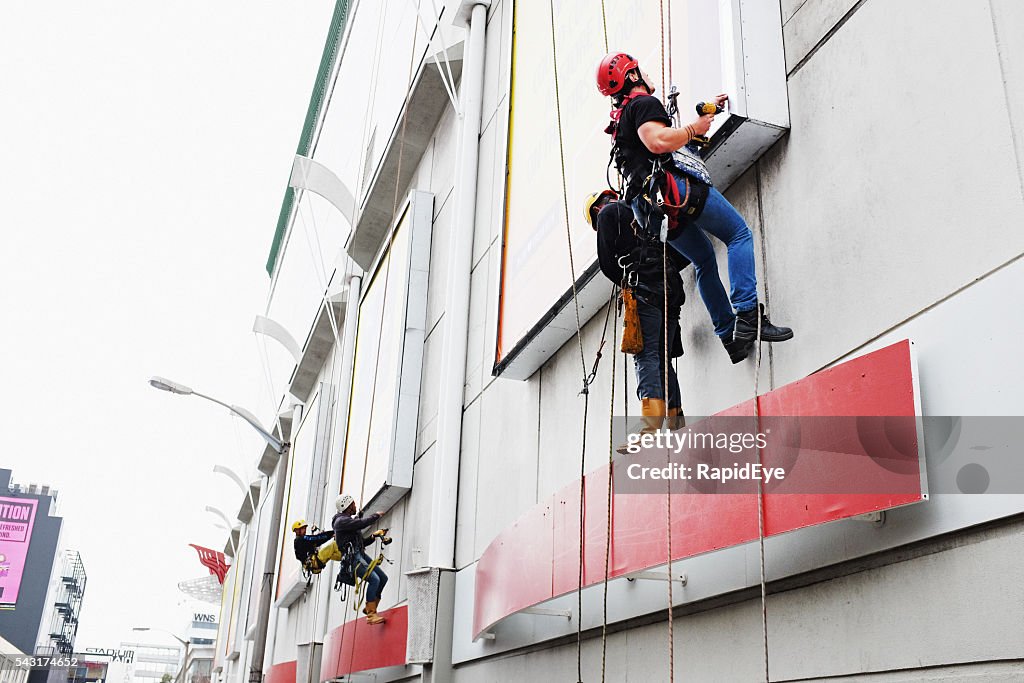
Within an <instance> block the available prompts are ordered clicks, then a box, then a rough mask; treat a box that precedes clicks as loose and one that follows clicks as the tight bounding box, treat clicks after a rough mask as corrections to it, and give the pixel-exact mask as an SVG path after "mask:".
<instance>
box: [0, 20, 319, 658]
mask: <svg viewBox="0 0 1024 683" xmlns="http://www.w3.org/2000/svg"><path fill="white" fill-rule="evenodd" d="M333 7H334V3H333V2H332V1H329V0H303V1H302V2H270V1H269V0H264V1H261V2H252V1H249V2H241V1H238V0H236V1H232V2H227V1H225V0H220V1H218V2H209V1H208V0H207V1H199V0H177V1H176V2H173V3H168V2H150V1H146V2H143V1H137V0H132V1H130V2H129V1H128V0H122V1H120V2H111V1H103V0H89V1H88V2H72V1H70V0H65V1H61V2H41V1H40V0H32V1H14V0H4V2H3V3H2V4H0V102H2V106H0V206H2V218H0V226H2V230H3V251H2V254H3V267H2V269H0V296H2V300H0V301H2V310H3V315H4V322H3V326H2V335H0V367H2V368H3V371H2V377H0V381H2V387H3V392H2V396H3V398H2V405H0V426H2V434H3V446H2V448H3V452H2V455H0V466H2V467H8V468H10V469H12V470H13V471H14V475H13V476H14V480H15V481H16V482H18V483H30V482H38V483H46V484H50V485H52V486H54V487H56V488H58V489H59V491H60V502H59V506H60V507H59V511H60V514H61V515H62V516H63V517H64V520H65V521H64V531H63V538H62V541H63V544H64V546H65V547H68V548H73V549H76V550H79V551H80V552H81V553H82V557H83V559H84V562H85V568H86V572H87V573H88V587H87V590H86V595H85V608H84V612H83V615H82V619H81V626H80V629H79V637H78V642H77V645H78V647H79V648H83V647H90V646H96V647H115V646H116V645H117V644H118V643H119V642H120V641H121V640H124V639H131V638H137V637H138V636H140V635H143V634H132V633H131V628H132V627H133V626H153V627H160V628H166V629H170V630H172V631H176V632H178V633H181V632H182V630H183V628H184V615H185V611H186V608H185V607H184V606H183V605H182V604H181V603H182V600H183V597H184V596H182V595H181V594H180V593H179V591H178V589H177V583H178V581H181V580H183V579H189V578H195V577H198V576H201V575H203V574H204V573H206V570H205V569H204V568H203V567H201V566H200V565H199V563H198V561H197V559H196V554H195V552H194V551H193V550H192V549H191V548H189V547H188V545H187V544H188V543H198V544H200V545H208V546H210V547H215V548H222V547H223V545H224V542H225V539H226V533H225V532H224V531H222V530H219V529H217V528H215V527H214V519H213V517H212V516H211V515H209V514H207V513H205V512H204V511H203V507H204V506H205V505H208V504H209V505H215V506H218V507H221V508H223V509H224V510H225V511H226V512H227V513H228V514H229V516H231V517H233V516H234V513H235V512H237V506H238V502H239V500H240V494H239V492H238V490H237V488H235V486H234V484H232V483H231V482H230V481H229V480H227V479H226V478H224V477H222V476H220V475H215V474H213V473H212V467H213V465H214V464H215V463H224V464H227V465H229V466H232V467H234V468H235V469H237V470H239V471H241V472H244V471H245V470H246V469H248V471H249V472H250V473H252V471H253V467H254V463H255V459H256V455H257V453H258V452H259V451H260V450H261V449H262V447H261V442H260V441H259V437H254V436H253V434H252V433H250V430H249V428H248V427H247V426H246V425H245V424H243V423H240V422H239V421H238V420H235V419H233V418H231V417H230V416H229V414H228V413H227V411H225V410H222V409H220V408H218V407H217V406H214V405H212V404H209V403H206V402H204V401H201V400H199V399H195V398H187V397H178V396H172V395H170V394H166V393H162V392H157V391H155V390H153V389H151V388H149V386H148V385H147V384H146V380H147V379H148V378H149V377H150V376H151V375H154V374H159V375H164V376H167V377H170V378H173V379H175V380H177V381H180V382H183V383H185V384H189V385H191V386H193V387H194V388H196V389H197V390H200V391H203V392H204V393H208V394H211V395H213V396H217V397H218V398H222V399H224V400H226V401H228V402H232V403H238V404H239V405H243V406H246V407H248V408H250V409H252V410H254V411H257V413H258V414H260V415H266V414H267V413H268V412H269V408H270V406H268V405H267V402H268V401H269V398H268V397H269V394H268V393H267V392H266V390H265V380H264V375H263V372H262V370H261V366H260V358H259V354H258V351H257V345H256V341H255V339H254V337H253V334H252V332H251V331H250V330H251V326H252V320H253V316H254V315H256V314H257V313H262V312H263V310H264V306H265V302H266V295H267V288H268V284H269V280H268V277H267V274H266V272H265V271H264V264H265V262H266V258H267V254H268V251H269V247H270V242H271V238H272V235H273V231H274V227H275V224H276V220H277V215H278V211H279V209H280V206H281V199H282V196H283V193H284V190H285V185H286V183H287V178H288V174H289V169H290V166H291V159H292V156H293V155H294V152H295V148H296V145H297V142H298V138H299V133H300V131H301V127H302V121H303V117H304V115H305V110H306V107H307V105H308V102H309V95H310V92H311V89H312V85H313V81H314V78H315V74H316V69H317V65H318V62H319V58H320V54H321V51H322V49H323V43H324V38H325V36H326V33H327V28H328V25H329V23H330V16H331V12H332V10H333ZM212 611H216V610H212ZM150 639H151V640H154V641H160V640H163V641H166V637H162V636H159V635H154V636H152V637H151V638H150Z"/></svg>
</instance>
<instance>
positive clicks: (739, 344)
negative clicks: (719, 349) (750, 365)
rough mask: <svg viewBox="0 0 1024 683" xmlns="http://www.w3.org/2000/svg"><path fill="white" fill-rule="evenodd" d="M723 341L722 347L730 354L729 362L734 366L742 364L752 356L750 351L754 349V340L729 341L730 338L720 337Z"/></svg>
mask: <svg viewBox="0 0 1024 683" xmlns="http://www.w3.org/2000/svg"><path fill="white" fill-rule="evenodd" d="M719 339H721V340H722V345H723V346H725V350H726V351H728V352H729V360H731V361H732V364H733V365H736V363H742V362H743V361H745V360H746V359H747V356H749V355H750V349H752V348H754V340H752V339H751V340H736V339H729V338H728V337H719Z"/></svg>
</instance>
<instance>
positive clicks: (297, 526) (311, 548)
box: [292, 519, 341, 574]
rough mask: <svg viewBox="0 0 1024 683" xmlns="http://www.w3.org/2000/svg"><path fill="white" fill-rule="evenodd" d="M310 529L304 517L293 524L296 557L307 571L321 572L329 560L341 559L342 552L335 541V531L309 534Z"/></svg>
mask: <svg viewBox="0 0 1024 683" xmlns="http://www.w3.org/2000/svg"><path fill="white" fill-rule="evenodd" d="M308 529H309V525H307V524H306V520H304V519H300V520H298V521H296V522H295V523H294V524H292V531H294V532H295V541H294V547H295V559H297V560H298V561H299V562H301V563H302V567H303V569H305V570H306V571H308V572H310V573H311V574H319V573H320V570H322V569H323V568H324V567H326V566H327V563H328V562H329V561H331V560H335V561H336V562H337V561H341V552H339V551H338V544H337V543H336V542H335V541H334V532H333V531H324V532H321V533H313V534H307V533H306V532H307V531H308ZM314 531H315V529H314Z"/></svg>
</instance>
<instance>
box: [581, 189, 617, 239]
mask: <svg viewBox="0 0 1024 683" xmlns="http://www.w3.org/2000/svg"><path fill="white" fill-rule="evenodd" d="M605 198H607V201H610V202H614V201H615V200H617V199H618V198H619V195H618V194H617V193H616V192H615V191H613V190H601V191H600V192H594V193H593V194H588V195H587V198H586V199H584V200H583V217H584V218H585V219H586V221H587V225H589V226H590V227H592V228H593V229H594V230H597V220H596V219H597V216H595V215H594V207H595V206H597V205H598V204H600V203H601V201H603V200H605Z"/></svg>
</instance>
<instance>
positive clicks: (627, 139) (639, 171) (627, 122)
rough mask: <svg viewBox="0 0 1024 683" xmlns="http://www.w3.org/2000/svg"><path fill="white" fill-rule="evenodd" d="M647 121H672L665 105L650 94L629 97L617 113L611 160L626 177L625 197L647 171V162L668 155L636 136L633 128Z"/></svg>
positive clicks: (633, 189) (636, 187) (635, 188)
mask: <svg viewBox="0 0 1024 683" xmlns="http://www.w3.org/2000/svg"><path fill="white" fill-rule="evenodd" d="M649 121H661V122H662V123H664V124H665V125H666V126H671V125H672V118H671V117H670V116H669V115H668V112H667V111H665V106H664V105H663V104H662V103H661V100H659V99H658V98H657V97H654V96H653V95H641V96H639V97H637V98H635V99H632V100H630V101H629V102H628V103H627V104H626V107H625V109H623V110H622V116H620V117H619V123H618V126H617V130H618V132H617V133H616V137H615V143H616V146H617V150H616V154H615V163H616V165H617V166H618V167H619V172H620V173H621V174H622V175H623V176H624V177H625V178H626V196H627V197H634V196H635V195H636V191H637V190H638V189H639V187H640V184H641V183H643V181H644V179H645V178H646V177H647V176H648V175H649V174H650V172H651V162H652V161H653V160H654V159H655V158H657V157H658V156H661V157H662V158H664V159H670V158H671V155H669V154H662V155H658V154H655V153H654V152H652V151H651V150H649V149H647V146H646V145H645V144H644V142H643V140H641V139H640V134H639V133H638V132H637V131H638V130H639V129H640V126H642V125H644V124H645V123H647V122H649Z"/></svg>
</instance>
